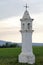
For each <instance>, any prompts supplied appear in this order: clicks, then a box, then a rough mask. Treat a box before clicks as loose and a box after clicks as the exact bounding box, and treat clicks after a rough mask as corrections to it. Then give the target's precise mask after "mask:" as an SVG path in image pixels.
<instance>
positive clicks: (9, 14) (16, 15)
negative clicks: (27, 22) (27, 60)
mask: <svg viewBox="0 0 43 65" xmlns="http://www.w3.org/2000/svg"><path fill="white" fill-rule="evenodd" d="M26 3H27V4H28V6H29V8H28V11H29V14H30V16H31V18H34V21H33V29H34V30H35V31H34V33H33V42H43V0H0V36H1V37H0V39H1V40H10V41H11V40H12V41H16V42H20V41H21V39H20V38H21V35H20V33H19V32H17V31H16V29H17V30H18V31H19V29H20V24H21V23H20V18H21V17H22V16H23V13H24V11H25V8H24V6H25V4H26ZM6 27H7V28H9V29H7V28H6ZM12 29H13V30H15V31H14V32H15V33H16V35H15V33H13V31H12ZM2 30H3V31H2ZM6 30H7V32H8V30H11V31H10V33H11V32H12V34H10V33H9V32H8V33H6ZM5 33H6V36H5ZM17 34H18V35H17ZM19 35H20V37H19ZM11 36H12V38H11ZM17 36H18V37H19V38H18V40H17ZM4 37H5V38H4ZM14 37H16V39H14Z"/></svg>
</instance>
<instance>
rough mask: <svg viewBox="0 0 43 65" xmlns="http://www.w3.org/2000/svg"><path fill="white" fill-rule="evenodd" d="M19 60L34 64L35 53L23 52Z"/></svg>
mask: <svg viewBox="0 0 43 65" xmlns="http://www.w3.org/2000/svg"><path fill="white" fill-rule="evenodd" d="M19 62H20V63H28V64H34V63H35V56H34V55H33V54H27V53H26V54H25V53H21V54H20V55H19Z"/></svg>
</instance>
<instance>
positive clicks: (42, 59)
mask: <svg viewBox="0 0 43 65" xmlns="http://www.w3.org/2000/svg"><path fill="white" fill-rule="evenodd" d="M20 52H21V48H0V65H29V64H26V63H25V64H24V63H19V62H18V55H19V54H20ZM33 53H34V54H35V57H36V63H35V64H33V65H43V47H33Z"/></svg>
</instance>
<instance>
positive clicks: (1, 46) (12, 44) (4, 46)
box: [0, 42, 19, 48]
mask: <svg viewBox="0 0 43 65" xmlns="http://www.w3.org/2000/svg"><path fill="white" fill-rule="evenodd" d="M15 47H19V46H18V44H17V43H11V44H9V43H8V42H6V43H5V44H3V45H0V48H15Z"/></svg>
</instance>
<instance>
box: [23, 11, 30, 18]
mask: <svg viewBox="0 0 43 65" xmlns="http://www.w3.org/2000/svg"><path fill="white" fill-rule="evenodd" d="M22 19H31V18H30V15H29V12H28V11H27V10H26V11H25V12H24V15H23V18H22Z"/></svg>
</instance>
